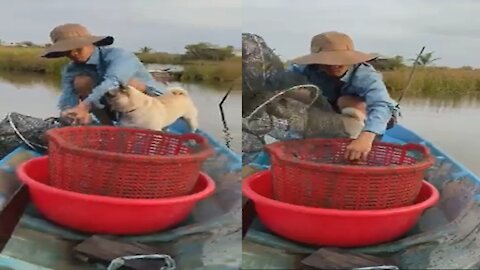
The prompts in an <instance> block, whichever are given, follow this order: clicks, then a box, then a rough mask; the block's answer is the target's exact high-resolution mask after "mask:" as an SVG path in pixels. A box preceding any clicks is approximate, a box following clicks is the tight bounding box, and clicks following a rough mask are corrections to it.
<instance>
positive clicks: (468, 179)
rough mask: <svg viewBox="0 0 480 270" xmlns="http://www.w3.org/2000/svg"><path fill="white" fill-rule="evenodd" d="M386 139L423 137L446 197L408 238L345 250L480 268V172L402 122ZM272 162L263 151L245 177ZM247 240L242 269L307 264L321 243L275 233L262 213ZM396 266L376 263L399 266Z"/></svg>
mask: <svg viewBox="0 0 480 270" xmlns="http://www.w3.org/2000/svg"><path fill="white" fill-rule="evenodd" d="M383 140H384V141H387V142H393V143H401V144H402V143H419V144H423V145H425V146H427V147H428V148H430V150H431V152H432V154H433V155H434V156H435V157H436V164H435V165H434V166H433V167H432V168H431V169H430V170H429V171H428V172H427V177H426V180H427V181H429V182H430V183H432V184H433V185H434V186H435V187H436V188H437V189H438V190H439V191H440V202H439V203H437V204H436V206H435V207H433V208H431V209H429V210H427V211H426V212H425V213H424V214H423V216H422V218H421V219H420V221H419V222H418V224H417V226H416V227H415V228H414V229H412V230H411V231H410V232H409V233H407V234H406V235H405V236H404V237H403V238H401V239H398V240H396V241H393V242H390V243H385V244H382V245H377V246H369V247H362V248H356V249H350V250H344V251H345V252H354V253H355V254H358V253H360V254H366V255H374V256H381V257H388V258H390V259H392V260H393V261H394V262H395V265H394V266H395V267H398V268H399V269H478V268H479V266H480V253H479V252H478V251H477V250H478V249H479V248H480V231H479V228H480V204H479V200H480V178H479V177H478V176H476V175H475V174H474V173H472V172H471V171H470V170H469V169H468V168H466V167H465V166H463V165H462V164H461V163H460V162H458V161H456V160H455V159H454V158H452V157H451V156H449V155H448V154H447V153H445V152H444V151H442V150H441V149H439V148H438V147H437V146H435V145H433V144H432V143H430V142H429V141H427V140H426V139H424V138H422V137H420V136H419V135H417V134H415V133H414V132H413V131H411V130H409V129H407V128H405V127H403V126H401V125H398V126H396V127H394V128H393V129H391V130H389V131H388V132H387V134H386V135H385V136H384V138H383ZM472 151H475V149H472ZM268 167H269V163H268V161H267V159H266V156H263V157H260V158H258V159H257V160H256V161H255V162H254V163H251V164H250V165H248V166H247V167H244V175H243V177H245V176H246V175H248V174H251V173H253V172H254V171H257V170H261V169H266V168H268ZM244 212H245V210H244ZM244 219H245V213H244ZM247 219H248V218H247ZM386 222H387V221H386ZM352 226H354V225H352ZM318 229H319V230H321V229H322V228H318ZM242 246H243V256H242V258H243V259H242V269H304V268H303V265H302V260H303V259H304V258H306V257H308V256H310V255H311V254H312V253H314V252H315V251H317V250H318V249H319V248H320V247H313V246H306V245H302V244H299V243H294V242H292V241H289V240H286V239H284V238H282V237H280V236H277V235H274V234H273V233H271V232H270V231H269V230H268V229H266V228H265V227H264V226H263V225H262V224H261V223H260V222H259V221H258V220H257V219H254V220H253V222H252V223H251V226H250V227H249V229H248V231H247V232H246V235H245V238H244V239H243V244H242ZM370 266H378V265H370ZM394 266H391V267H390V268H387V267H385V268H375V269H397V268H395V267H394Z"/></svg>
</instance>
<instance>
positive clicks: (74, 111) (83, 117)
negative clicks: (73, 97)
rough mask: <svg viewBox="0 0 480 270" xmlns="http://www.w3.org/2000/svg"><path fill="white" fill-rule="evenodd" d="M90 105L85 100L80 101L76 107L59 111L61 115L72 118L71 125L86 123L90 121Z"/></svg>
mask: <svg viewBox="0 0 480 270" xmlns="http://www.w3.org/2000/svg"><path fill="white" fill-rule="evenodd" d="M91 108H92V107H91V105H90V104H89V103H87V102H84V101H83V102H80V104H78V105H77V106H76V107H73V108H71V109H67V110H65V111H63V112H62V113H61V116H62V117H68V118H72V119H73V123H72V124H73V125H87V124H89V123H90V122H91V121H92V118H91V116H90V109H91Z"/></svg>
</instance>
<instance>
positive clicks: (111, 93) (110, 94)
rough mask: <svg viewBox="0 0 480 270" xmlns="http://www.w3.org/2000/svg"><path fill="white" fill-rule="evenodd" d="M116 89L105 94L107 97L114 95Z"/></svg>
mask: <svg viewBox="0 0 480 270" xmlns="http://www.w3.org/2000/svg"><path fill="white" fill-rule="evenodd" d="M116 91H117V90H110V91H108V92H107V93H105V96H107V97H114V96H115V94H116Z"/></svg>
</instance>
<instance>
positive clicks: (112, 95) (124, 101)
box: [105, 85, 137, 112]
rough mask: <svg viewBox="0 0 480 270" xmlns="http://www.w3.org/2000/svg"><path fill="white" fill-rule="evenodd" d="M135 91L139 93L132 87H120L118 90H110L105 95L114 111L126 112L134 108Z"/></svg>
mask: <svg viewBox="0 0 480 270" xmlns="http://www.w3.org/2000/svg"><path fill="white" fill-rule="evenodd" d="M133 91H137V90H136V89H134V88H133V87H131V86H128V85H127V86H120V87H119V88H118V89H114V90H110V91H108V92H107V93H106V94H105V99H106V101H107V102H108V104H110V106H111V107H112V109H113V110H115V111H118V112H125V111H129V110H131V107H132V106H134V105H135V104H134V100H133V99H132V93H133Z"/></svg>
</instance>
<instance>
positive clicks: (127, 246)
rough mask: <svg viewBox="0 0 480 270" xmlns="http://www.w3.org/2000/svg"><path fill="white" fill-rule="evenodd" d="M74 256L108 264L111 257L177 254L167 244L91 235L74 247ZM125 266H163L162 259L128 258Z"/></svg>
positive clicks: (152, 269) (141, 269)
mask: <svg viewBox="0 0 480 270" xmlns="http://www.w3.org/2000/svg"><path fill="white" fill-rule="evenodd" d="M74 253H75V256H76V257H77V258H78V259H80V260H82V261H89V262H102V263H105V264H107V265H108V264H109V263H110V262H111V261H112V260H113V259H116V258H118V257H123V256H132V255H150V254H166V255H169V256H171V257H172V258H173V256H175V255H177V254H176V253H174V252H173V248H172V247H171V246H170V245H168V244H165V245H162V247H152V246H148V245H144V244H140V243H135V242H129V243H125V242H119V241H115V240H112V239H108V238H105V237H100V236H92V237H90V238H88V239H86V240H85V241H83V242H82V243H80V244H79V245H77V246H76V247H75V248H74ZM125 266H127V267H130V268H132V269H138V270H158V269H160V268H161V267H163V266H165V263H164V261H163V260H157V259H155V260H151V259H145V260H129V261H126V262H125Z"/></svg>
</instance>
